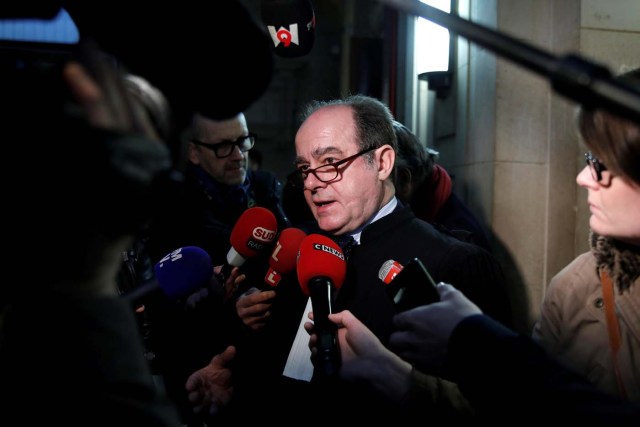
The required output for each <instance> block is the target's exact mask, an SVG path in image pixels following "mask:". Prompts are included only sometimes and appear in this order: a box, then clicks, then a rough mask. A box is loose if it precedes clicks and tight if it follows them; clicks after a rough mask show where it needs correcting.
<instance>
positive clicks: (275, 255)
mask: <svg viewBox="0 0 640 427" xmlns="http://www.w3.org/2000/svg"><path fill="white" fill-rule="evenodd" d="M306 236H307V233H305V232H304V231H302V230H300V229H299V228H294V227H289V228H285V229H284V230H282V232H281V233H280V236H279V237H278V241H277V242H276V245H275V247H274V248H273V252H271V256H270V257H269V271H267V275H266V276H264V281H265V283H266V284H267V285H269V286H273V287H275V286H278V284H279V283H280V280H282V275H283V274H289V273H291V272H292V271H293V270H295V268H296V261H297V259H298V250H299V249H300V243H301V242H302V240H303V239H304V238H305V237H306Z"/></svg>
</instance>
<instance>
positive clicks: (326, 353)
mask: <svg viewBox="0 0 640 427" xmlns="http://www.w3.org/2000/svg"><path fill="white" fill-rule="evenodd" d="M308 289H309V295H310V296H311V305H312V308H313V324H314V327H313V329H314V332H315V333H316V335H317V337H318V341H317V349H318V354H317V356H316V359H315V361H314V362H315V363H314V365H315V367H316V368H317V369H318V371H317V372H318V374H320V375H321V376H324V377H332V376H335V375H337V374H338V370H339V369H340V348H339V346H338V338H337V330H338V328H337V326H336V325H335V324H334V323H333V322H331V321H330V320H329V318H328V316H329V314H331V313H333V307H334V305H335V297H336V296H335V293H336V288H335V286H333V282H332V281H331V279H329V278H327V277H314V278H312V279H311V280H310V281H309V283H308Z"/></svg>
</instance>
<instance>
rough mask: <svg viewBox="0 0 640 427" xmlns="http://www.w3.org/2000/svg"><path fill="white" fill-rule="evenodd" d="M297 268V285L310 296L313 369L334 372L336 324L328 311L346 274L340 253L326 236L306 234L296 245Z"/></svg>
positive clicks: (336, 362)
mask: <svg viewBox="0 0 640 427" xmlns="http://www.w3.org/2000/svg"><path fill="white" fill-rule="evenodd" d="M297 268H298V281H299V282H300V287H301V288H302V291H303V292H304V293H305V295H308V296H310V297H311V305H312V310H313V320H314V325H313V332H314V333H315V334H316V335H317V342H316V343H317V350H318V352H317V354H316V358H315V366H316V369H317V372H318V373H319V374H321V375H323V376H333V375H336V374H337V372H338V369H339V367H340V349H339V346H338V342H337V336H336V330H337V327H336V325H335V324H334V323H333V322H331V321H330V320H329V314H331V313H333V312H334V305H335V298H336V292H337V290H338V289H339V288H340V287H341V286H342V283H343V282H344V279H345V276H346V274H347V264H346V262H345V259H344V254H343V253H342V251H341V250H340V247H339V246H338V245H337V244H336V243H335V242H334V241H333V240H331V239H330V238H328V237H326V236H323V235H320V234H310V235H308V236H307V237H305V238H304V239H303V240H302V242H301V244H300V253H299V255H298V265H297Z"/></svg>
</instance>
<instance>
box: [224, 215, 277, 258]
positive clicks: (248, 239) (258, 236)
mask: <svg viewBox="0 0 640 427" xmlns="http://www.w3.org/2000/svg"><path fill="white" fill-rule="evenodd" d="M277 232H278V221H277V220H276V216H275V215H274V214H273V212H271V211H270V210H269V209H266V208H262V207H253V208H249V209H247V210H246V211H244V212H243V213H242V215H240V218H238V221H237V222H236V225H234V226H233V230H231V237H230V238H229V242H230V243H231V246H232V247H233V249H235V250H236V252H238V253H239V254H240V255H242V256H243V257H245V258H250V257H252V256H255V255H257V254H258V253H259V252H261V251H262V250H264V248H265V247H267V246H269V245H271V242H273V239H275V237H276V233H277Z"/></svg>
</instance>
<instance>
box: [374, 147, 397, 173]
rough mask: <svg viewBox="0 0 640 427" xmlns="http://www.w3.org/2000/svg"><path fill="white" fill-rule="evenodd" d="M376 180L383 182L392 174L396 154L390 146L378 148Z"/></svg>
mask: <svg viewBox="0 0 640 427" xmlns="http://www.w3.org/2000/svg"><path fill="white" fill-rule="evenodd" d="M378 150H379V151H378V164H377V166H378V178H380V180H382V181H384V180H386V179H388V178H390V176H391V174H392V173H393V165H394V164H395V162H396V152H395V151H394V149H393V148H392V147H391V146H390V145H383V146H382V147H380V148H378Z"/></svg>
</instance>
